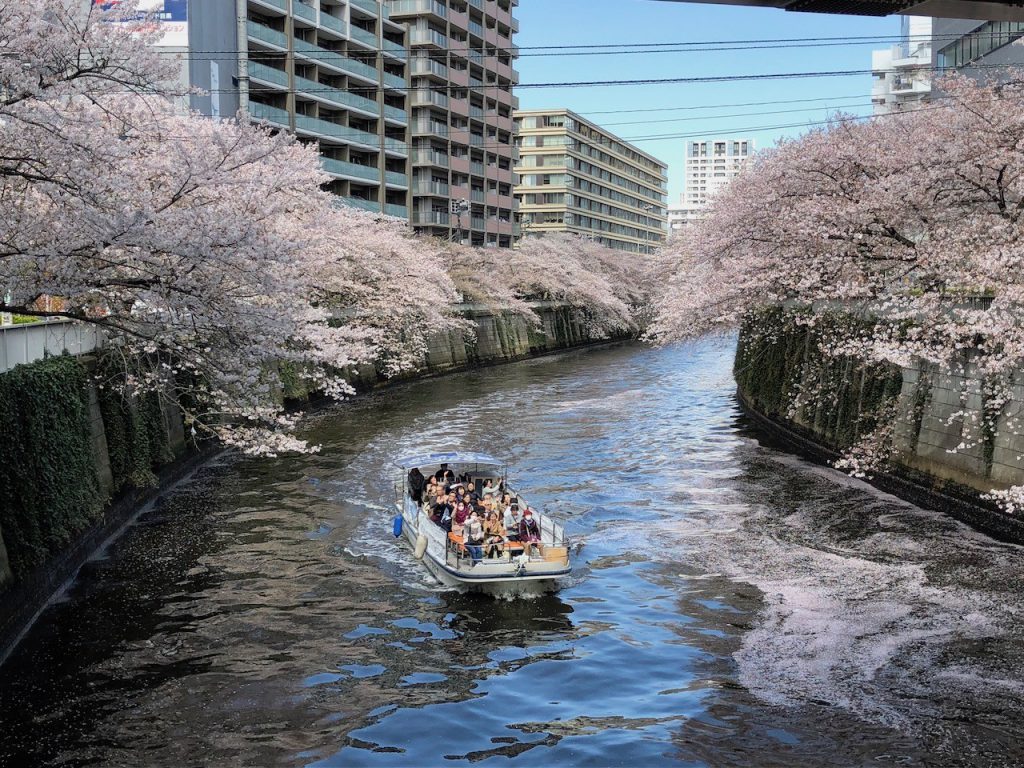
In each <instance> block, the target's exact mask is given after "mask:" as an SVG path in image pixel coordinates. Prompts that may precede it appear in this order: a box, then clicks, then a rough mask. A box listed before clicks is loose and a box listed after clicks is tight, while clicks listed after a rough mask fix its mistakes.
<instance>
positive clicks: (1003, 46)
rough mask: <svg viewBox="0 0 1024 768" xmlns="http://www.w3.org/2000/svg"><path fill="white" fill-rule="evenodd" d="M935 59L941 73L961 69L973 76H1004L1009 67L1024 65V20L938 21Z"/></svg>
mask: <svg viewBox="0 0 1024 768" xmlns="http://www.w3.org/2000/svg"><path fill="white" fill-rule="evenodd" d="M932 35H933V42H932V60H933V66H934V67H935V68H936V69H937V70H938V71H940V72H941V71H944V70H957V71H959V72H963V73H964V74H966V75H969V76H970V77H975V78H979V79H985V78H987V77H997V78H998V77H1000V75H1001V74H1002V72H1004V71H1005V68H1007V67H1021V66H1024V47H1022V45H1020V44H1018V45H1014V43H1016V42H1018V41H1019V40H1021V38H1024V21H986V22H980V21H964V20H956V19H935V22H934V24H933V25H932Z"/></svg>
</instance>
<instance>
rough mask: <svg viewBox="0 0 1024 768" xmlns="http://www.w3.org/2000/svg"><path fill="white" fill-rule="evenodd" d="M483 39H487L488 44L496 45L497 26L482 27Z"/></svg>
mask: <svg viewBox="0 0 1024 768" xmlns="http://www.w3.org/2000/svg"><path fill="white" fill-rule="evenodd" d="M484 40H486V41H487V43H488V45H494V46H497V45H498V29H497V27H487V28H485V29H484Z"/></svg>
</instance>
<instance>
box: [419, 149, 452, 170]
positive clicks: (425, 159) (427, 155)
mask: <svg viewBox="0 0 1024 768" xmlns="http://www.w3.org/2000/svg"><path fill="white" fill-rule="evenodd" d="M449 162H450V159H449V157H448V155H446V154H444V153H443V152H433V151H431V150H428V149H414V150H413V153H412V164H413V165H432V166H434V167H436V168H447V167H448V163H449Z"/></svg>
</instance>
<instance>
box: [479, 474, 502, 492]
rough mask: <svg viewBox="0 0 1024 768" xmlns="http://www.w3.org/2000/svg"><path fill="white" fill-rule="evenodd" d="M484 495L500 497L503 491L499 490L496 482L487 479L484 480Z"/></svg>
mask: <svg viewBox="0 0 1024 768" xmlns="http://www.w3.org/2000/svg"><path fill="white" fill-rule="evenodd" d="M482 493H483V495H484V496H498V495H499V494H500V493H501V489H500V488H498V486H497V485H496V484H495V482H494V480H491V479H490V478H487V479H486V480H484V489H483V491H482Z"/></svg>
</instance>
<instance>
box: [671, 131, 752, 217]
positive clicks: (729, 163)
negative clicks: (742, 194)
mask: <svg viewBox="0 0 1024 768" xmlns="http://www.w3.org/2000/svg"><path fill="white" fill-rule="evenodd" d="M753 154H754V140H753V139H749V138H748V139H733V138H708V139H699V140H697V141H690V142H687V144H686V181H685V187H684V189H683V199H682V201H681V202H682V205H681V206H680V207H679V208H680V212H679V220H680V221H681V222H682V224H683V225H686V224H689V223H690V222H692V221H694V220H695V219H699V218H700V217H701V216H702V215H703V213H704V209H705V208H707V206H708V202H709V201H710V200H711V198H712V197H714V196H715V194H716V193H717V192H718V191H719V190H721V189H722V187H724V186H726V185H727V184H728V183H729V182H730V181H731V180H732V179H734V178H735V177H736V176H738V175H739V173H740V171H742V170H743V166H744V165H746V164H747V161H748V160H750V158H751V156H752V155H753Z"/></svg>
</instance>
